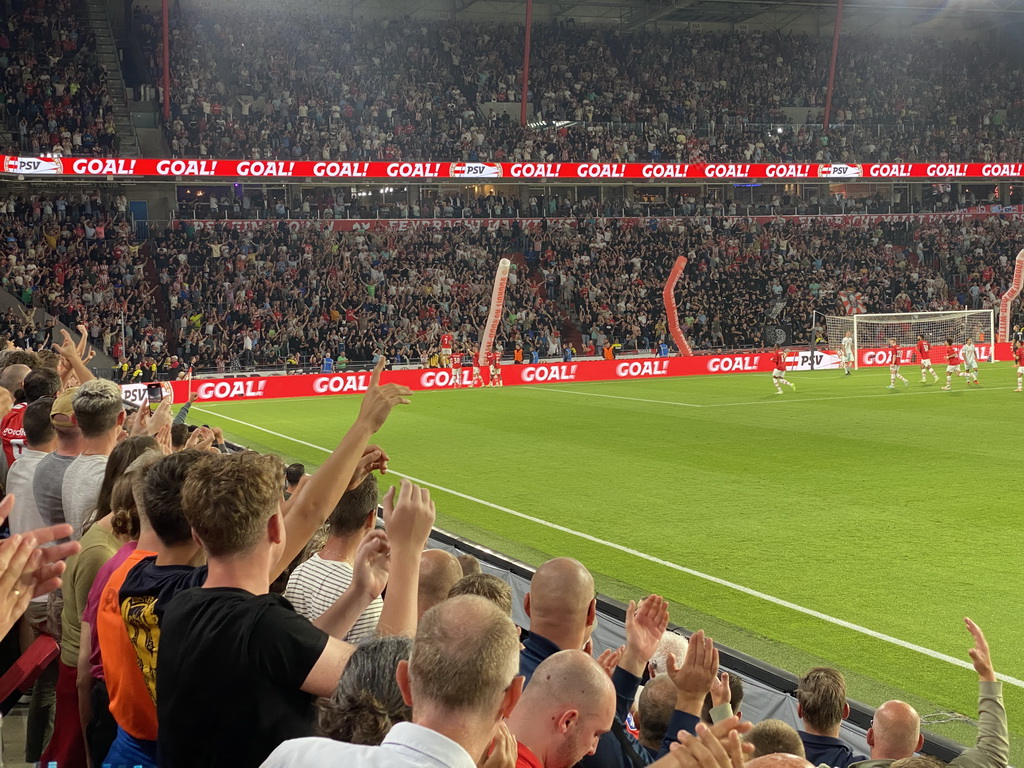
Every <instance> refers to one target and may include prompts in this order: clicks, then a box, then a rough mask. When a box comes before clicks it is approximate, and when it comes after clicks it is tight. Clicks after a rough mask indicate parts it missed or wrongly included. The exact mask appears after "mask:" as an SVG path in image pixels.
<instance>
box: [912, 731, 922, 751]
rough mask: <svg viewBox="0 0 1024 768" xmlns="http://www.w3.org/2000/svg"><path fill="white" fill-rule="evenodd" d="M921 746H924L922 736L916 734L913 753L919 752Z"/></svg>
mask: <svg viewBox="0 0 1024 768" xmlns="http://www.w3.org/2000/svg"><path fill="white" fill-rule="evenodd" d="M923 746H924V734H922V733H919V734H917V746H916V747H914V751H915V752H920V751H921V748H922V747H923Z"/></svg>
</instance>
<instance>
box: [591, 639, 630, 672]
mask: <svg viewBox="0 0 1024 768" xmlns="http://www.w3.org/2000/svg"><path fill="white" fill-rule="evenodd" d="M625 652H626V646H624V645H620V646H619V647H618V648H615V649H612V648H609V649H608V650H607V651H604V652H603V653H602V654H601V655H600V656H598V657H597V663H598V664H600V665H601V669H603V670H604V671H605V674H607V675H608V677H611V676H612V674H613V673H614V672H615V668H616V667H618V666H619V659H621V658H622V654H623V653H625Z"/></svg>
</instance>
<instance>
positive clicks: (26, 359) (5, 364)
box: [0, 349, 39, 371]
mask: <svg viewBox="0 0 1024 768" xmlns="http://www.w3.org/2000/svg"><path fill="white" fill-rule="evenodd" d="M12 365H27V366H28V367H29V368H38V367H39V355H37V354H36V353H35V352H29V351H28V350H27V349H5V350H4V351H3V352H0V371H3V370H5V369H7V368H10V367H11V366H12Z"/></svg>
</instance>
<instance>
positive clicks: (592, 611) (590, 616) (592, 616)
mask: <svg viewBox="0 0 1024 768" xmlns="http://www.w3.org/2000/svg"><path fill="white" fill-rule="evenodd" d="M595 621H597V598H596V597H595V598H593V599H592V600H591V601H590V605H589V607H588V608H587V626H588V627H589V626H591V625H592V624H593V623H594V622H595Z"/></svg>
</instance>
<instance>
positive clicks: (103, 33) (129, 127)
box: [81, 0, 139, 157]
mask: <svg viewBox="0 0 1024 768" xmlns="http://www.w3.org/2000/svg"><path fill="white" fill-rule="evenodd" d="M81 16H82V17H83V18H84V19H85V20H86V21H87V22H88V24H89V28H90V29H91V30H92V33H93V34H94V35H95V36H96V58H97V60H98V61H99V63H100V66H102V67H103V68H104V69H105V70H106V72H107V90H108V91H110V100H111V102H112V103H113V110H114V120H115V122H116V123H117V134H118V137H119V138H120V141H121V149H120V154H121V155H122V156H123V157H138V156H139V138H138V135H137V134H136V132H135V123H134V121H133V120H132V113H131V110H130V108H129V105H128V90H127V88H126V87H125V82H124V76H123V75H122V73H121V58H120V55H119V54H118V49H117V42H116V41H115V39H114V30H113V28H112V27H111V26H110V16H109V15H108V14H107V5H106V2H105V0H85V6H84V8H82V10H81Z"/></svg>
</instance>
